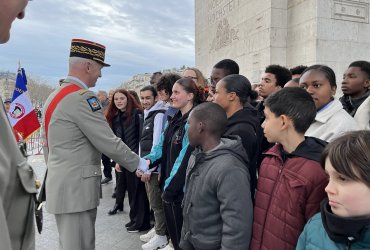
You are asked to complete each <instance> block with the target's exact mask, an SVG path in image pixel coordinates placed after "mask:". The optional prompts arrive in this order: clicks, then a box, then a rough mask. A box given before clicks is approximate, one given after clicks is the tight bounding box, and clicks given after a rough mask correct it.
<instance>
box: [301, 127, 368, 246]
mask: <svg viewBox="0 0 370 250" xmlns="http://www.w3.org/2000/svg"><path fill="white" fill-rule="evenodd" d="M322 165H323V166H324V167H325V171H326V173H327V174H328V177H329V184H328V185H327V186H326V188H325V191H326V193H327V195H328V199H325V200H324V201H323V202H322V203H321V212H320V213H318V214H316V215H315V216H314V217H312V219H311V220H310V221H309V222H308V223H307V224H306V226H305V229H304V231H303V232H302V234H301V236H300V237H299V241H298V245H297V248H296V249H326V250H331V249H351V250H355V249H370V131H365V130H362V131H355V132H350V133H348V134H346V135H344V136H342V137H339V138H337V139H335V140H334V141H333V142H332V143H330V144H329V145H328V146H327V148H326V149H325V151H324V153H323V156H322Z"/></svg>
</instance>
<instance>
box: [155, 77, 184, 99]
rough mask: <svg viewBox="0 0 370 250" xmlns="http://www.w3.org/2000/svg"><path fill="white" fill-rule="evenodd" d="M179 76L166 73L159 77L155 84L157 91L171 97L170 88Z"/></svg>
mask: <svg viewBox="0 0 370 250" xmlns="http://www.w3.org/2000/svg"><path fill="white" fill-rule="evenodd" d="M180 78H181V76H179V75H178V74H175V73H167V74H164V75H162V76H161V78H159V80H158V82H157V91H161V90H164V91H165V92H166V93H167V94H169V95H170V96H171V95H172V87H173V85H174V84H175V82H176V81H177V80H179V79H180Z"/></svg>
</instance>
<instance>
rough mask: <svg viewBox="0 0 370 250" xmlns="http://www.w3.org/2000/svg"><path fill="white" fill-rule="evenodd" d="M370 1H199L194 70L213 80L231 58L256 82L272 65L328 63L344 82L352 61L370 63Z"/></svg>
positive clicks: (291, 65)
mask: <svg viewBox="0 0 370 250" xmlns="http://www.w3.org/2000/svg"><path fill="white" fill-rule="evenodd" d="M369 1H370V0H196V1H195V61H196V66H197V67H198V68H200V70H201V71H202V72H203V73H204V74H205V75H206V76H209V75H210V72H211V69H212V66H213V65H214V64H215V63H216V62H218V61H219V60H221V59H224V58H231V59H233V60H235V61H236V62H237V63H238V64H239V66H240V69H241V74H244V75H246V76H247V77H248V78H249V79H250V80H251V81H252V82H258V81H259V78H260V74H261V72H262V71H263V70H264V68H265V67H266V66H267V65H269V64H281V65H285V66H287V67H293V66H296V65H300V64H303V65H312V64H315V63H324V64H327V65H329V66H330V67H332V68H333V69H334V70H335V71H336V74H337V81H338V83H340V80H341V78H342V74H343V72H344V70H345V69H346V68H347V66H348V64H349V63H350V62H352V61H354V60H360V59H363V60H370V25H369Z"/></svg>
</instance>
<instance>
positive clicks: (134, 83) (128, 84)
mask: <svg viewBox="0 0 370 250" xmlns="http://www.w3.org/2000/svg"><path fill="white" fill-rule="evenodd" d="M185 68H186V67H185V66H183V67H182V68H181V69H177V68H172V69H163V70H160V72H162V74H166V73H177V74H179V75H181V74H182V72H183V71H184V69H185ZM151 76H152V74H151V73H144V74H137V75H134V76H133V77H132V79H130V80H127V81H124V82H123V83H122V84H121V86H120V87H121V88H124V89H127V90H134V91H136V92H139V91H140V89H142V88H143V87H144V86H147V85H149V84H150V83H149V81H150V77H151Z"/></svg>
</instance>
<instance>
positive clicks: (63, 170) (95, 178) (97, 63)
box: [43, 39, 147, 250]
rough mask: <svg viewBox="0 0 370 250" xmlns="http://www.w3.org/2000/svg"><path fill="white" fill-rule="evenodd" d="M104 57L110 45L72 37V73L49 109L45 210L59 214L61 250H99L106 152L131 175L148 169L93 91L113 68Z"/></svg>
mask: <svg viewBox="0 0 370 250" xmlns="http://www.w3.org/2000/svg"><path fill="white" fill-rule="evenodd" d="M104 58H105V46H103V45H101V44H98V43H95V42H91V41H87V40H81V39H73V40H72V44H71V51H70V59H69V74H68V76H67V77H66V78H65V80H64V81H63V82H62V83H61V85H60V87H59V88H58V89H57V90H56V91H54V92H53V93H52V94H51V95H50V96H49V97H48V99H47V101H46V103H45V106H44V112H45V117H44V121H43V126H44V129H43V131H44V135H45V138H46V140H47V141H46V142H47V147H46V148H45V151H44V154H45V156H46V162H47V167H48V173H47V178H46V210H47V211H48V212H50V213H52V214H55V218H56V223H57V228H58V232H59V242H60V248H61V249H82V250H83V249H89V250H91V249H95V220H96V213H97V206H98V204H99V198H100V197H101V184H100V179H101V167H100V159H101V153H103V154H105V155H107V156H108V157H110V158H111V159H113V160H114V161H115V162H117V163H118V164H120V165H121V166H124V167H125V168H127V169H128V170H129V171H135V170H136V169H137V168H138V166H139V163H140V166H141V167H140V168H139V169H147V163H146V161H145V160H143V159H140V158H139V157H138V156H137V155H136V154H135V153H133V152H132V151H131V150H130V149H129V148H128V147H127V146H126V145H125V144H124V143H123V142H122V141H121V139H120V138H118V137H116V136H115V135H114V134H113V132H112V130H111V128H110V127H109V125H108V123H107V121H106V119H105V117H104V115H103V108H102V106H101V104H100V102H99V101H98V99H97V97H96V96H95V94H94V93H93V92H92V91H89V90H88V88H91V87H94V86H95V84H96V81H97V79H98V78H99V77H101V70H102V68H103V67H105V66H109V65H108V64H106V63H105V62H104ZM67 92H68V93H67ZM48 114H49V115H48ZM48 117H49V118H48ZM47 151H48V152H47Z"/></svg>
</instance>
